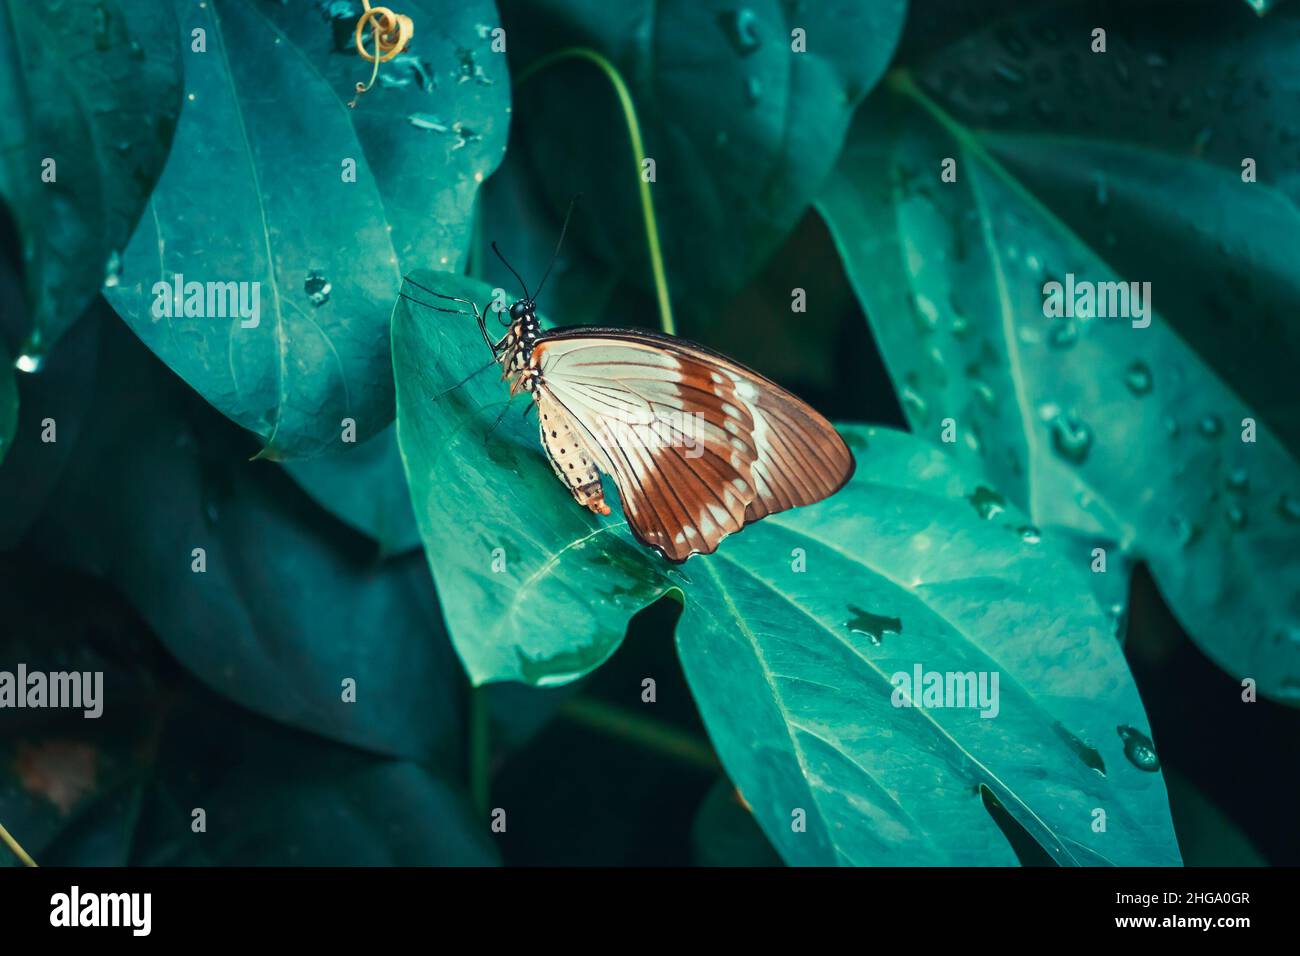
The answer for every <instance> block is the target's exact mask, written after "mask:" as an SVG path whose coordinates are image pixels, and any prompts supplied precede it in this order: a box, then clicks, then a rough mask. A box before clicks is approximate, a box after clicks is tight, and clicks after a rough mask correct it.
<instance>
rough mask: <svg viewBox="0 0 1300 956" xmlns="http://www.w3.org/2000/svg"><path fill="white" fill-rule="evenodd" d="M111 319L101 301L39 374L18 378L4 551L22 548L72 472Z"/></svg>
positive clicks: (1, 507) (5, 474)
mask: <svg viewBox="0 0 1300 956" xmlns="http://www.w3.org/2000/svg"><path fill="white" fill-rule="evenodd" d="M0 294H2V293H0ZM106 320H107V321H116V320H115V319H114V318H113V316H112V310H110V309H109V308H108V306H107V305H105V304H104V301H103V299H102V298H101V299H98V300H97V301H96V302H95V303H94V304H92V305H91V307H90V309H88V310H87V312H86V314H85V315H84V316H83V317H82V318H81V320H80V321H78V322H77V323H76V324H75V325H73V326H72V328H70V329H69V330H68V331H67V332H66V333H65V335H64V337H63V339H62V341H61V342H60V344H59V347H58V348H57V349H55V350H54V351H52V352H51V353H50V355H49V357H48V359H47V360H46V361H45V363H44V366H43V367H42V370H41V372H40V373H39V374H34V375H28V374H19V375H18V378H17V385H18V389H19V394H18V399H19V400H18V418H17V421H16V423H15V432H14V437H13V443H12V447H11V448H10V450H9V453H8V456H7V458H6V460H5V462H4V467H3V468H0V550H8V549H11V548H13V547H15V546H16V545H17V544H18V542H19V541H20V540H21V538H22V537H23V535H24V534H25V533H26V532H27V529H28V528H29V527H31V525H32V524H33V522H35V521H36V520H37V518H39V517H40V515H41V513H42V511H43V510H44V508H45V506H46V503H47V501H48V499H49V496H50V493H51V491H52V490H53V488H54V486H55V485H56V484H57V483H58V481H59V478H60V476H61V475H62V474H63V472H64V469H65V468H67V467H68V463H69V460H70V459H71V457H72V449H73V447H74V446H75V445H76V443H77V437H78V435H80V434H81V429H82V427H83V425H84V423H85V419H86V416H87V414H88V412H89V407H90V405H91V404H92V402H91V400H92V398H93V396H94V394H95V387H96V382H97V380H98V378H99V376H100V374H101V370H100V367H99V339H100V329H101V327H102V326H103V323H104V322H105V321H106ZM48 439H54V440H53V441H50V440H48Z"/></svg>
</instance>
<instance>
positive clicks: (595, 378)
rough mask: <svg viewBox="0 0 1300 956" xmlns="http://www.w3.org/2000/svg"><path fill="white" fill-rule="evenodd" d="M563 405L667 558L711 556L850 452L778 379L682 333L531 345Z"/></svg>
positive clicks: (807, 498) (841, 476)
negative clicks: (733, 535)
mask: <svg viewBox="0 0 1300 956" xmlns="http://www.w3.org/2000/svg"><path fill="white" fill-rule="evenodd" d="M532 362H533V364H534V365H535V366H536V367H537V368H538V369H539V371H540V372H541V379H542V384H541V388H543V389H544V390H545V393H546V397H547V399H548V400H552V401H554V402H555V403H557V404H558V405H560V406H562V407H563V408H564V410H565V411H566V412H567V414H568V415H569V416H570V417H571V419H572V420H573V421H574V422H575V423H576V425H577V426H578V428H579V429H580V431H581V432H582V433H583V434H584V436H585V438H586V439H587V441H588V443H589V444H590V445H591V446H592V458H593V460H595V461H596V462H597V464H598V466H599V467H600V468H601V469H602V470H603V471H605V472H606V473H608V474H609V475H610V476H611V477H612V478H613V479H614V482H615V484H617V486H618V489H619V495H620V497H621V498H622V501H623V508H624V512H625V514H626V516H627V519H628V524H629V526H630V527H631V528H632V530H633V532H634V533H635V534H636V535H637V537H638V538H640V539H641V540H642V541H643V542H645V543H646V544H647V545H649V546H651V547H653V548H655V549H656V550H658V551H659V552H660V553H662V554H663V555H664V556H665V557H667V558H669V559H670V560H673V561H684V560H685V559H686V558H688V557H690V555H692V554H710V553H712V552H713V551H714V550H716V549H717V546H718V544H719V542H721V540H722V539H723V538H725V537H726V536H727V535H728V534H731V533H733V532H735V531H738V530H740V529H741V528H742V527H743V526H744V525H745V524H746V523H748V522H750V521H755V520H757V519H759V518H761V517H763V516H765V515H768V514H771V513H773V512H776V511H782V510H784V509H786V508H791V507H794V506H796V505H802V504H811V503H812V502H814V501H819V500H821V499H822V498H825V497H826V496H827V495H830V494H832V493H833V492H834V491H836V490H838V488H840V487H841V486H842V485H843V484H844V482H845V481H847V480H848V477H849V475H851V474H852V471H853V458H852V455H851V454H850V453H849V450H848V448H847V447H846V446H845V445H844V442H843V441H842V440H841V439H840V437H839V435H838V434H837V433H836V432H835V430H834V429H833V428H832V427H831V426H830V424H829V423H828V422H827V421H826V420H825V419H824V418H822V417H821V416H820V415H818V414H817V413H816V412H815V411H813V410H812V409H811V408H809V407H808V406H807V405H805V404H804V403H803V402H801V401H800V400H799V399H797V398H795V397H794V396H793V395H791V394H790V393H789V392H787V391H785V390H784V389H782V388H781V387H780V386H778V385H776V384H774V383H773V382H770V381H768V380H767V379H765V378H763V377H762V376H760V375H758V374H757V373H755V372H752V371H750V370H749V369H747V368H745V367H744V366H742V365H740V364H739V363H736V362H733V361H731V360H730V359H727V358H725V357H724V356H721V355H718V354H717V353H714V352H711V351H709V350H707V349H704V348H702V347H700V346H695V345H693V344H691V343H689V342H686V341H684V340H681V339H675V338H669V337H666V336H657V335H653V334H650V333H640V332H631V331H628V330H623V329H574V330H572V331H567V330H566V331H560V332H552V333H548V334H547V335H545V336H543V337H542V338H541V339H540V340H538V342H537V343H536V344H535V345H534V346H533V352H532Z"/></svg>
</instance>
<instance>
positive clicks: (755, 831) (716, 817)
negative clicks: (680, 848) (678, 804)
mask: <svg viewBox="0 0 1300 956" xmlns="http://www.w3.org/2000/svg"><path fill="white" fill-rule="evenodd" d="M691 847H692V856H693V858H694V861H695V865H696V866H780V865H781V857H780V856H778V855H777V852H776V851H775V850H774V849H772V844H770V843H768V842H767V837H765V836H763V831H762V830H761V829H759V826H758V824H757V823H755V822H754V817H753V814H751V813H750V812H749V810H748V809H747V808H746V807H745V806H744V804H742V803H741V802H740V796H739V794H737V793H736V788H735V787H733V786H732V785H731V782H730V781H728V780H719V781H718V782H717V783H715V784H714V785H713V786H712V787H710V788H709V792H708V793H707V794H706V795H705V797H704V801H703V802H702V803H701V804H700V808H699V810H697V811H696V812H695V822H694V824H693V825H692V826H691Z"/></svg>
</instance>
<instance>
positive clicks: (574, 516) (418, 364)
mask: <svg viewBox="0 0 1300 956" xmlns="http://www.w3.org/2000/svg"><path fill="white" fill-rule="evenodd" d="M412 281H413V283H416V284H418V285H420V286H424V287H425V288H427V289H432V290H434V291H437V292H440V293H442V294H443V295H457V296H463V297H467V298H470V299H472V300H474V301H476V302H477V303H478V304H479V306H480V308H482V307H484V306H486V305H488V304H489V303H490V301H491V295H492V290H491V288H490V287H488V286H486V285H484V284H483V283H480V282H477V281H475V280H472V279H467V278H465V277H463V276H457V275H452V274H449V273H448V274H442V273H429V272H417V273H415V274H414V275H413V276H412ZM406 291H407V294H409V295H412V296H416V297H420V298H421V299H422V300H423V301H425V302H428V303H436V304H437V305H438V306H439V307H446V306H447V305H449V304H450V305H453V306H454V303H448V302H446V301H444V300H440V299H436V298H434V297H432V296H431V295H429V294H428V293H426V292H422V291H421V290H420V289H418V288H416V287H415V285H411V284H408V285H407V287H406ZM492 321H495V319H492ZM393 372H394V376H395V378H396V381H397V440H398V445H399V447H400V448H401V452H402V460H403V462H404V463H405V466H406V475H407V480H408V482H409V483H410V488H411V501H412V503H413V505H414V507H415V519H416V523H417V525H418V526H419V529H420V535H421V537H422V538H423V540H424V547H425V551H426V553H427V554H428V557H429V565H430V567H431V568H432V569H433V577H434V581H435V583H436V584H437V587H438V594H439V596H440V598H441V601H442V608H443V614H444V615H445V617H446V620H447V628H448V630H449V631H450V633H451V637H452V642H453V643H454V644H455V646H456V650H457V652H458V653H459V654H460V657H461V661H462V662H463V663H464V665H465V669H466V671H467V672H468V674H469V677H470V680H471V681H472V682H473V683H474V684H476V685H477V684H483V683H487V682H489V681H519V682H520V683H525V684H534V685H551V684H558V683H566V682H568V681H571V680H574V679H575V678H578V677H581V676H582V675H583V674H586V673H587V672H589V671H590V670H592V669H593V668H594V667H596V666H597V665H598V664H600V663H602V662H603V661H604V660H605V659H606V658H608V657H609V655H610V654H612V653H613V652H614V651H615V650H616V649H617V647H618V645H619V643H620V642H621V641H622V639H623V634H624V632H625V630H626V626H627V619H628V618H629V617H631V615H632V614H634V613H635V612H636V611H638V610H640V609H641V608H643V607H645V606H646V605H647V604H650V603H652V602H653V601H654V600H656V599H657V598H658V597H660V596H661V595H662V594H663V593H664V591H665V590H666V589H668V588H670V587H671V586H672V580H671V575H672V574H673V573H674V572H672V571H670V570H668V569H667V568H666V566H663V565H656V564H655V563H654V562H650V561H647V560H646V559H645V556H644V551H643V549H642V548H641V547H640V545H638V544H636V543H634V541H633V539H632V536H631V533H630V532H629V531H628V530H627V526H626V523H625V522H623V521H622V520H621V518H619V519H616V518H612V517H611V518H606V519H603V520H601V519H597V518H596V516H595V515H593V514H591V512H589V511H586V510H585V509H581V508H578V507H576V506H575V505H574V503H573V497H572V495H570V494H569V492H568V490H567V489H565V488H564V487H563V486H562V485H561V484H560V483H559V482H558V481H556V479H555V474H554V472H552V471H551V466H550V465H549V464H548V463H547V461H546V459H545V458H544V457H543V455H542V453H541V447H540V444H539V439H538V432H537V423H536V422H535V421H534V420H533V418H534V417H535V416H530V417H529V418H528V419H527V420H525V419H524V417H523V412H524V409H525V408H526V403H525V402H524V401H523V400H522V399H520V400H519V401H516V402H514V403H513V405H510V407H507V405H508V404H509V403H508V397H509V396H508V390H507V388H506V386H505V384H504V383H502V382H501V380H500V379H501V375H500V371H499V369H497V367H496V366H495V365H494V363H493V362H492V353H491V352H490V351H488V348H487V346H486V345H485V344H484V343H483V340H482V338H481V337H480V335H479V331H478V328H477V327H476V326H475V324H474V319H473V318H472V317H471V316H469V315H465V316H455V315H447V314H445V313H440V312H432V311H429V310H427V309H423V308H421V307H420V306H419V305H417V304H414V303H412V302H410V301H408V300H406V299H399V300H398V303H397V307H396V309H395V310H394V312H393ZM462 380H464V382H463V384H460V385H458V384H457V383H459V382H461V381H462Z"/></svg>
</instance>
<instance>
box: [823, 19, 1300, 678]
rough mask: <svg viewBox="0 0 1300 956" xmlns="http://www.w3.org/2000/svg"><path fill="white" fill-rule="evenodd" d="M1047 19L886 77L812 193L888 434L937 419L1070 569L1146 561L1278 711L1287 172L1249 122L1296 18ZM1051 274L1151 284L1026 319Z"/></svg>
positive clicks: (1015, 25) (1274, 78) (1279, 76)
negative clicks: (1099, 29)
mask: <svg viewBox="0 0 1300 956" xmlns="http://www.w3.org/2000/svg"><path fill="white" fill-rule="evenodd" d="M1067 14H1068V15H1065V14H1061V13H1060V12H1059V11H1058V14H1057V15H1056V19H1054V20H1052V22H1051V23H1050V24H1048V23H1047V21H1045V20H1041V19H1040V17H1039V15H1038V14H1035V13H1033V12H1030V13H1029V14H1027V15H1025V16H1024V17H1023V18H1021V19H1020V20H1017V21H1013V22H1011V23H1004V24H1002V25H1001V26H1000V27H999V28H998V29H996V30H990V31H988V32H984V33H977V34H974V35H972V36H970V37H968V38H966V39H965V40H963V41H961V42H959V43H957V44H955V45H954V46H953V47H952V48H950V49H949V50H947V51H945V52H943V53H940V54H937V55H936V56H935V57H934V59H933V60H932V61H928V62H927V63H926V64H925V65H924V67H923V69H922V70H921V72H920V73H919V74H918V75H917V76H915V77H913V76H912V75H910V74H907V73H901V72H900V73H898V74H895V75H893V77H892V79H891V81H890V82H889V83H888V91H887V92H882V94H881V96H880V97H879V98H877V99H876V100H874V101H873V103H872V104H870V108H864V110H863V112H862V113H861V114H860V115H859V118H858V121H857V122H856V124H855V127H854V129H853V131H852V132H851V134H850V137H849V141H848V144H847V145H846V148H845V152H844V155H843V157H842V160H841V164H840V166H839V168H838V170H837V172H836V174H835V176H834V177H833V178H832V180H831V183H830V184H829V186H828V188H827V190H826V191H825V193H824V195H823V197H822V199H821V201H820V208H821V210H822V212H823V214H824V215H825V217H826V219H827V220H828V222H829V223H830V225H831V227H832V231H833V232H834V233H835V235H836V239H837V242H838V244H839V247H840V250H841V254H842V256H843V258H844V262H845V265H846V268H847V270H848V273H849V276H850V279H851V281H852V282H853V285H854V287H855V289H856V291H857V292H858V295H859V297H860V299H861V301H862V303H863V307H864V309H865V311H866V312H867V314H868V317H869V319H870V321H871V324H872V328H873V331H874V332H875V335H876V339H877V342H878V343H879V345H880V347H881V350H882V353H883V355H884V357H885V360H886V364H887V366H888V367H889V370H890V373H891V376H892V377H893V379H894V384H895V386H896V387H897V388H898V390H899V392H900V395H901V397H902V400H903V404H904V408H905V410H906V411H907V414H908V418H909V421H910V423H911V424H912V426H913V428H914V429H915V430H916V431H917V432H918V433H920V434H922V435H924V436H926V437H929V438H931V439H936V440H937V439H939V438H940V437H941V428H942V423H943V421H944V420H945V419H953V420H954V422H955V423H956V425H957V432H958V441H957V442H956V443H955V445H946V446H945V447H948V448H950V449H952V450H953V453H954V454H956V455H958V456H959V457H961V458H962V459H963V460H965V461H966V462H968V463H969V464H971V465H972V466H974V467H977V468H979V469H981V470H982V471H983V473H984V474H985V475H986V476H987V480H988V481H989V483H990V485H991V486H993V487H996V488H998V489H1000V490H1001V491H1003V492H1004V493H1005V494H1007V495H1008V497H1010V498H1011V500H1013V501H1014V502H1016V503H1017V504H1018V505H1020V506H1022V507H1023V508H1025V509H1026V510H1027V511H1028V513H1029V515H1030V517H1031V519H1032V520H1033V521H1034V523H1035V524H1037V525H1039V526H1041V527H1043V528H1044V530H1045V531H1046V532H1048V533H1049V535H1051V536H1053V537H1056V536H1057V535H1056V532H1058V531H1059V532H1063V533H1064V535H1065V536H1064V537H1063V538H1058V541H1061V542H1063V543H1064V546H1065V547H1067V548H1068V550H1069V553H1070V554H1071V556H1072V559H1073V561H1074V562H1075V563H1076V564H1078V565H1079V566H1083V565H1085V564H1087V563H1090V562H1091V561H1092V560H1093V559H1092V549H1093V548H1095V547H1103V548H1106V549H1107V550H1108V552H1109V558H1110V566H1109V568H1108V571H1107V573H1108V574H1115V573H1116V571H1117V569H1118V568H1119V565H1117V564H1116V563H1115V559H1116V558H1120V557H1121V556H1122V558H1123V560H1126V561H1145V562H1147V563H1148V564H1149V565H1150V568H1151V571H1152V574H1153V576H1154V577H1155V580H1156V581H1157V583H1158V584H1159V586H1160V589H1161V591H1162V592H1163V594H1164V595H1165V598H1166V600H1167V601H1168V603H1169V604H1170V606H1171V608H1172V609H1173V611H1174V613H1175V614H1176V616H1177V617H1178V619H1179V621H1180V623H1181V624H1182V625H1183V626H1184V627H1185V628H1186V629H1187V631H1188V632H1189V634H1190V635H1191V636H1192V638H1193V640H1195V641H1196V643H1197V644H1198V645H1199V646H1200V648H1201V649H1202V650H1203V651H1204V652H1205V653H1206V654H1207V655H1209V656H1210V657H1211V658H1212V659H1213V660H1214V661H1215V662H1216V663H1217V664H1219V666H1221V667H1223V668H1224V669H1225V670H1227V671H1228V672H1229V673H1230V674H1232V675H1234V676H1235V677H1238V678H1244V677H1251V678H1254V679H1255V680H1256V681H1257V682H1258V685H1259V688H1260V690H1261V692H1263V693H1265V694H1267V695H1269V696H1272V697H1275V698H1277V699H1280V700H1284V701H1287V702H1291V703H1297V702H1300V640H1297V635H1300V592H1297V591H1296V589H1295V588H1294V587H1291V586H1290V583H1289V582H1291V581H1293V580H1294V579H1295V578H1296V575H1297V572H1298V571H1300V568H1297V556H1298V555H1300V552H1297V551H1296V549H1295V547H1294V546H1293V544H1294V540H1295V537H1296V534H1297V532H1298V531H1300V461H1298V456H1300V415H1297V411H1300V408H1297V399H1296V391H1295V388H1294V383H1293V378H1294V376H1293V369H1294V368H1295V366H1296V364H1297V362H1298V361H1300V335H1298V334H1297V329H1300V326H1297V325H1296V323H1294V322H1293V321H1291V316H1292V315H1293V314H1294V312H1295V310H1296V308H1297V307H1300V273H1297V271H1296V270H1295V268H1294V263H1293V261H1292V260H1293V259H1294V256H1293V255H1292V254H1291V253H1290V251H1289V250H1290V247H1291V246H1292V245H1293V242H1292V240H1291V238H1290V237H1293V236H1294V235H1296V233H1297V231H1298V230H1300V214H1298V213H1297V211H1296V210H1297V205H1296V203H1297V201H1298V200H1300V188H1298V183H1297V181H1296V180H1295V178H1294V176H1292V175H1291V174H1290V173H1288V172H1287V170H1289V169H1291V168H1292V167H1293V166H1294V163H1293V161H1292V158H1291V156H1290V152H1292V151H1293V149H1294V147H1293V145H1292V146H1288V145H1287V144H1286V142H1284V137H1282V136H1279V135H1273V134H1271V133H1268V132H1267V131H1268V130H1269V129H1270V128H1271V124H1274V123H1276V122H1278V121H1280V119H1279V115H1278V114H1277V112H1276V111H1277V110H1278V109H1279V107H1278V106H1277V104H1278V103H1280V102H1282V101H1284V100H1285V99H1287V98H1288V97H1294V95H1295V92H1296V90H1295V83H1294V82H1293V81H1292V79H1290V77H1291V76H1292V74H1291V72H1290V71H1289V68H1286V67H1284V66H1283V64H1284V63H1285V62H1287V58H1288V57H1289V56H1290V51H1291V50H1292V48H1293V47H1294V44H1295V42H1297V41H1300V20H1296V19H1295V18H1294V17H1288V16H1287V15H1286V14H1279V15H1278V16H1275V17H1271V18H1269V20H1268V21H1267V22H1265V23H1259V22H1256V21H1255V19H1254V18H1252V17H1250V16H1248V15H1246V14H1244V12H1243V13H1242V14H1241V15H1238V16H1236V17H1233V18H1232V20H1233V23H1232V24H1231V26H1230V27H1228V28H1225V27H1224V26H1223V24H1222V22H1221V17H1215V16H1211V15H1210V14H1209V13H1208V12H1207V11H1200V14H1199V15H1198V16H1191V15H1189V16H1188V17H1186V18H1180V19H1179V21H1178V23H1177V24H1176V25H1175V24H1170V25H1168V27H1167V29H1166V30H1165V31H1164V32H1162V33H1161V34H1159V35H1160V37H1161V39H1160V40H1158V41H1151V40H1150V39H1149V38H1148V39H1146V40H1144V44H1147V45H1144V46H1142V47H1134V46H1132V45H1131V43H1130V41H1129V40H1128V39H1126V37H1128V36H1129V35H1138V34H1141V32H1142V31H1140V30H1138V29H1137V26H1135V25H1134V23H1133V20H1132V17H1136V16H1138V13H1137V12H1136V11H1130V12H1129V13H1126V14H1124V15H1123V16H1121V17H1119V18H1118V19H1117V20H1116V21H1115V22H1114V23H1113V24H1112V29H1111V30H1110V49H1109V52H1108V53H1107V55H1106V56H1105V57H1102V56H1089V55H1080V54H1078V53H1076V52H1071V51H1069V50H1067V49H1065V48H1063V47H1062V46H1060V45H1059V44H1057V45H1053V43H1052V42H1050V37H1052V36H1060V35H1062V34H1065V35H1069V34H1070V33H1071V31H1073V30H1075V29H1078V30H1082V31H1083V34H1084V35H1086V34H1087V32H1088V31H1087V30H1086V29H1084V27H1085V25H1086V24H1087V23H1090V22H1091V20H1090V19H1089V17H1090V16H1091V14H1090V13H1089V11H1088V10H1086V9H1080V8H1076V7H1074V6H1072V7H1071V10H1070V11H1067ZM1049 26H1050V28H1051V30H1050V31H1049V30H1048V27H1049ZM1225 29H1227V30H1229V31H1230V33H1229V35H1231V36H1232V37H1233V40H1234V42H1233V43H1232V44H1225V43H1224V42H1223V39H1222V35H1223V33H1224V30H1225ZM1052 31H1054V32H1052ZM1044 37H1047V38H1049V39H1042V38H1044ZM1030 38H1032V39H1030ZM1152 47H1154V49H1153V48H1152ZM1169 47H1172V48H1176V49H1178V50H1179V54H1178V58H1177V59H1171V58H1170V57H1169V56H1168V55H1167V54H1165V53H1162V52H1161V51H1163V50H1165V49H1167V48H1169ZM950 76H970V77H978V78H979V85H978V89H980V90H985V91H996V92H986V93H982V94H981V93H976V92H974V91H975V90H976V89H977V84H976V83H975V82H974V81H973V80H972V82H971V83H970V84H968V85H967V86H966V87H961V86H959V85H954V84H952V83H951V82H950V80H949V79H945V77H950ZM1029 77H1039V78H1040V79H1041V78H1045V79H1041V82H1040V80H1034V81H1033V82H1030V80H1029V79H1028V78H1029ZM1207 84H1209V85H1208V86H1207ZM1082 91H1087V93H1086V95H1085V94H1084V93H1083V92H1082ZM1210 97H1213V99H1210ZM1207 100H1209V102H1208V104H1207V102H1206V101H1207ZM1189 104H1190V105H1189ZM1215 104H1218V105H1215ZM1206 110H1213V111H1214V112H1215V114H1216V116H1215V119H1214V121H1213V124H1212V126H1210V125H1206V124H1207V116H1206ZM1189 111H1190V112H1189ZM1246 143H1249V144H1250V146H1249V147H1247V146H1246V145H1244V144H1246ZM1243 155H1251V156H1253V157H1255V158H1256V159H1257V161H1258V164H1259V170H1260V181H1259V182H1258V183H1247V182H1243V181H1242V166H1241V157H1242V156H1243ZM949 157H951V158H953V159H955V160H956V162H957V167H956V168H957V170H958V178H957V181H956V182H955V183H943V182H941V181H940V179H939V173H940V169H941V166H940V164H941V162H942V161H943V160H944V159H945V158H949ZM1070 274H1073V275H1074V276H1076V277H1077V279H1078V280H1080V281H1088V282H1098V283H1100V282H1109V281H1116V280H1124V281H1138V282H1150V283H1151V302H1152V303H1153V305H1154V308H1153V310H1152V318H1151V324H1150V327H1147V328H1135V327H1133V325H1132V323H1131V322H1130V321H1129V320H1127V319H1118V320H1111V319H1086V320H1085V319H1049V318H1046V317H1045V305H1044V302H1045V291H1046V290H1045V283H1047V282H1049V281H1053V280H1055V281H1064V280H1065V279H1066V277H1067V276H1068V275H1070ZM1246 419H1250V420H1252V421H1254V422H1255V423H1256V426H1257V434H1256V440H1255V441H1254V442H1249V441H1243V440H1242V438H1243V434H1244V428H1245V420H1246ZM1121 570H1122V569H1121ZM1114 590H1115V591H1116V592H1117V593H1119V592H1121V591H1122V588H1120V587H1117V588H1115V589H1114Z"/></svg>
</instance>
